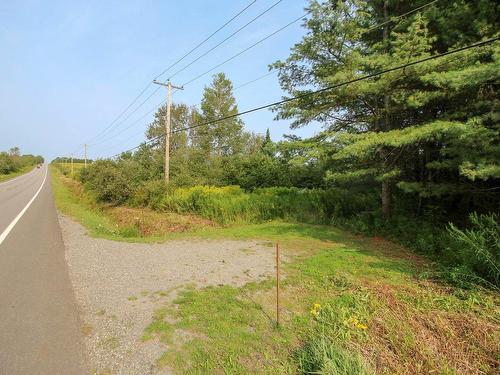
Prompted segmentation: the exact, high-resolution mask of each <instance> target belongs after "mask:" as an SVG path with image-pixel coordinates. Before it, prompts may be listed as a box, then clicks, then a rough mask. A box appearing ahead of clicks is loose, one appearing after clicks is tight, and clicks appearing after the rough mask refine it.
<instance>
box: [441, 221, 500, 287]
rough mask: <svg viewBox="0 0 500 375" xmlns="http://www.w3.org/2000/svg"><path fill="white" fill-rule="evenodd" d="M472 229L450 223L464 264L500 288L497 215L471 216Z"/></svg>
mask: <svg viewBox="0 0 500 375" xmlns="http://www.w3.org/2000/svg"><path fill="white" fill-rule="evenodd" d="M469 217H470V221H471V224H472V226H471V228H470V229H465V230H461V229H458V228H457V227H456V226H455V225H453V224H452V223H450V224H449V225H448V232H449V234H450V236H451V237H452V238H454V239H455V240H456V241H457V243H458V249H459V254H460V257H461V261H462V264H463V265H464V266H466V267H468V268H469V269H471V270H472V271H473V272H474V273H475V274H477V275H478V276H480V277H482V278H484V279H485V280H487V281H489V282H491V283H492V284H494V285H495V286H497V287H498V286H500V260H499V256H500V223H499V222H498V215H497V214H489V215H478V214H477V213H472V214H471V215H470V216H469Z"/></svg>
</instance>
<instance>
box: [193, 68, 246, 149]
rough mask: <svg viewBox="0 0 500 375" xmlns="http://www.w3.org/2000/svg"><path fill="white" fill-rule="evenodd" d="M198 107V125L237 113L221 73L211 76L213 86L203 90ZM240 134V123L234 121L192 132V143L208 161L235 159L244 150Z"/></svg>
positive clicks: (219, 123) (239, 120) (225, 79)
mask: <svg viewBox="0 0 500 375" xmlns="http://www.w3.org/2000/svg"><path fill="white" fill-rule="evenodd" d="M200 107H201V113H200V114H199V116H197V117H198V118H197V122H199V123H205V122H209V121H214V120H218V119H220V118H224V117H228V116H234V115H235V114H237V113H238V106H237V104H236V99H235V97H234V95H233V85H232V83H231V81H230V80H229V79H228V78H227V77H226V75H225V74H224V73H218V74H216V75H214V78H213V82H212V84H211V85H210V86H208V87H205V90H204V93H203V98H202V100H201V106H200ZM242 134H243V121H242V120H241V119H239V118H238V117H233V118H230V119H227V120H222V121H217V122H215V123H212V124H209V125H206V126H202V127H199V128H195V129H194V130H193V143H194V144H195V145H196V146H198V147H199V148H200V149H202V150H203V151H204V153H205V156H207V157H210V156H214V155H215V156H229V155H236V154H238V153H240V152H241V150H242V147H243V142H242Z"/></svg>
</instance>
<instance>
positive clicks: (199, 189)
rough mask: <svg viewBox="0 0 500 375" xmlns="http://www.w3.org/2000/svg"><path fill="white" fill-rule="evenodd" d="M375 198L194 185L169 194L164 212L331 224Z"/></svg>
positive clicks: (333, 191) (222, 219) (331, 191)
mask: <svg viewBox="0 0 500 375" xmlns="http://www.w3.org/2000/svg"><path fill="white" fill-rule="evenodd" d="M373 202H374V200H373V197H370V196H368V195H357V196H355V197H353V196H352V195H351V194H349V193H348V192H347V191H345V190H340V189H328V190H320V189H299V188H293V187H292V188H288V187H274V188H263V189H257V190H254V191H252V192H245V191H244V190H243V189H241V188H240V187H239V186H225V187H212V186H194V187H191V188H179V189H176V190H173V191H170V192H169V193H168V194H166V195H165V196H164V198H163V200H162V202H161V204H160V207H161V209H162V210H166V211H173V212H177V213H194V214H197V215H200V216H202V217H204V218H206V219H210V220H213V221H216V222H218V223H221V224H228V223H237V222H245V223H256V222H263V221H266V220H273V219H283V220H291V221H300V222H305V223H328V222H330V221H331V220H332V218H333V217H335V216H339V217H343V218H345V217H349V216H351V215H353V214H354V213H356V212H359V211H363V210H366V209H368V208H370V207H371V206H372V205H373Z"/></svg>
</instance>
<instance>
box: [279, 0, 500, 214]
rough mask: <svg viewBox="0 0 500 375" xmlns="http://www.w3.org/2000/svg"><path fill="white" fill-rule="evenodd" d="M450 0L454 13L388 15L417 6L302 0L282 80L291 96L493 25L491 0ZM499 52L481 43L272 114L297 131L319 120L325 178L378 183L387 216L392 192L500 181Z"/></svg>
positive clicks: (440, 190) (484, 33)
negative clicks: (305, 12)
mask: <svg viewBox="0 0 500 375" xmlns="http://www.w3.org/2000/svg"><path fill="white" fill-rule="evenodd" d="M459 3H460V4H459V5H457V6H454V7H453V12H452V14H451V13H450V9H449V8H450V7H452V6H451V4H450V2H446V1H443V2H438V3H436V4H434V5H433V6H432V7H427V8H425V9H424V10H423V11H422V12H417V13H414V14H412V15H411V16H408V17H403V18H400V19H397V20H396V21H394V22H390V20H391V17H394V16H397V15H399V14H403V13H405V12H408V11H410V10H411V9H414V8H416V7H418V6H419V5H423V4H424V3H423V2H413V1H412V2H410V1H387V0H384V1H373V2H365V1H358V0H350V1H333V0H332V1H328V2H325V3H320V2H318V1H311V2H310V6H309V10H310V19H309V20H308V21H307V22H306V27H307V28H308V31H309V32H308V33H307V34H306V36H305V37H304V38H303V40H302V41H301V42H299V43H297V44H296V45H295V46H294V47H293V48H292V50H291V54H290V56H289V57H288V58H287V59H286V60H285V61H278V62H276V63H275V64H274V67H275V68H278V69H279V71H280V73H279V77H280V83H281V86H282V88H283V89H285V90H286V91H288V92H289V93H290V94H292V95H298V94H302V93H307V92H310V91H311V90H312V89H311V87H315V88H321V87H327V86H330V85H334V84H337V83H341V82H344V81H346V80H349V79H352V78H357V77H362V76H365V75H368V74H371V73H374V72H378V71H380V70H382V69H386V68H389V67H393V66H398V65H402V64H404V63H406V62H409V61H413V60H417V59H421V58H423V57H427V56H430V55H433V54H437V53H441V52H444V51H446V50H448V49H450V48H452V47H457V46H462V45H465V44H468V43H470V42H472V41H477V40H480V39H481V38H485V37H489V36H491V35H492V33H494V32H496V30H497V29H498V27H497V26H498V25H496V27H495V22H496V21H494V20H495V18H494V17H492V16H491V14H490V12H488V9H494V8H495V6H496V5H495V4H494V2H492V1H487V0H484V1H480V2H473V3H466V2H465V1H460V2H459ZM472 14H473V15H474V16H475V18H474V21H473V22H469V23H468V26H467V27H466V28H465V29H466V30H465V31H462V30H460V29H459V28H457V27H458V24H457V23H456V22H455V21H449V22H450V26H451V27H450V28H447V27H446V20H447V19H448V20H449V19H450V18H451V19H460V18H462V17H464V18H465V17H469V16H470V15H472ZM381 23H383V25H382V26H381V27H376V25H378V24H381ZM498 56H499V48H498V46H497V45H489V46H486V47H481V48H477V49H473V50H468V51H464V52H462V53H460V54H458V55H455V56H449V57H446V58H442V59H437V60H433V61H428V62H426V63H423V64H419V65H414V66H411V67H408V68H405V69H404V70H399V71H394V72H391V73H388V74H384V75H382V76H379V77H377V78H376V79H371V80H365V81H359V82H356V83H353V84H350V85H347V86H342V87H340V88H338V89H336V90H328V91H325V92H322V93H320V94H317V95H314V96H308V97H304V98H302V99H300V100H296V101H292V102H288V103H285V104H284V105H282V106H281V107H280V108H279V110H278V118H287V119H294V122H293V126H294V127H299V126H304V125H306V124H308V123H311V122H313V121H319V122H321V123H322V124H323V126H324V132H323V134H322V137H321V141H320V143H319V145H320V147H321V148H322V149H323V150H324V151H323V154H324V155H328V157H330V158H331V160H332V162H331V168H330V171H329V172H328V174H327V179H328V181H329V182H330V183H333V184H340V183H346V182H348V183H352V182H353V181H367V180H368V181H378V183H379V184H381V198H382V199H381V201H382V211H383V213H384V216H385V217H386V218H389V217H390V215H391V211H392V197H393V190H394V189H393V188H394V187H398V188H399V191H403V192H406V193H411V194H416V195H417V196H419V197H420V199H419V202H421V199H422V198H425V197H429V196H435V195H448V196H450V195H457V194H462V195H463V194H468V195H474V194H475V193H478V192H479V191H480V190H485V189H487V188H489V187H491V185H494V183H495V181H494V179H496V178H498V177H500V173H499V169H498V163H496V162H495V159H496V160H498V155H499V148H498V146H497V144H498V139H499V134H498V98H497V92H496V86H495V84H494V83H495V82H498V79H499V71H500V69H498V68H499V66H498ZM495 103H496V104H495ZM478 145H483V147H478ZM479 180H481V181H479ZM469 208H470V207H469Z"/></svg>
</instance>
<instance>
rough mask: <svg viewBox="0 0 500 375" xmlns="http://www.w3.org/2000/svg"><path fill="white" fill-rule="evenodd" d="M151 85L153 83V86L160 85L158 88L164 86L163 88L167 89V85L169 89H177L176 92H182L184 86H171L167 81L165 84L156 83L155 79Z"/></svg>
mask: <svg viewBox="0 0 500 375" xmlns="http://www.w3.org/2000/svg"><path fill="white" fill-rule="evenodd" d="M153 83H154V84H155V85H160V86H165V87H169V85H170V87H172V88H174V89H177V90H184V86H175V85H172V84H171V83H170V81H167V83H164V82H160V81H157V80H156V79H155V80H154V81H153Z"/></svg>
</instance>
